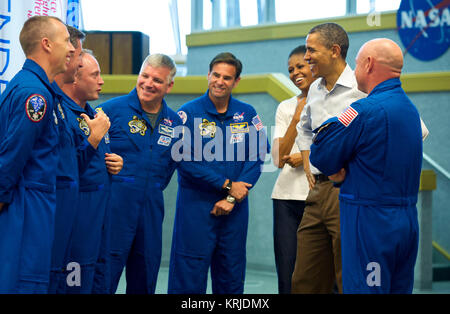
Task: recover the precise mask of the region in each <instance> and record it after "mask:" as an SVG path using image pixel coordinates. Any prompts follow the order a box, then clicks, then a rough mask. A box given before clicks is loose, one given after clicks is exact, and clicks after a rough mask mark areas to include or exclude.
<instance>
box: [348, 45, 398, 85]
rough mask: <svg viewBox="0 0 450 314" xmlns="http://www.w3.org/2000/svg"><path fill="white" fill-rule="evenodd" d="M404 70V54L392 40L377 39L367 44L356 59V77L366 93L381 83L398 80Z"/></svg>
mask: <svg viewBox="0 0 450 314" xmlns="http://www.w3.org/2000/svg"><path fill="white" fill-rule="evenodd" d="M402 68H403V52H402V50H401V48H400V47H399V46H398V45H397V44H396V43H395V42H394V41H392V40H390V39H387V38H377V39H373V40H370V41H368V42H366V43H365V44H364V45H363V46H362V47H361V49H360V50H359V52H358V55H357V57H356V68H355V76H356V80H357V81H358V87H359V89H360V90H361V91H363V92H365V93H370V91H371V90H372V89H373V88H374V87H375V86H376V85H378V84H379V83H381V82H384V81H386V80H388V79H391V78H398V77H400V74H401V72H402Z"/></svg>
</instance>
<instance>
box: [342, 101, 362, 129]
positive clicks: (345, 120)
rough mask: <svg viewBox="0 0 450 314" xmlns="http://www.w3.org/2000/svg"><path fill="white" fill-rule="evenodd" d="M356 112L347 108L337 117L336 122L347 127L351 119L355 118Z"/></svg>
mask: <svg viewBox="0 0 450 314" xmlns="http://www.w3.org/2000/svg"><path fill="white" fill-rule="evenodd" d="M357 115H358V112H357V111H356V110H355V109H353V108H352V106H350V107H348V108H347V109H346V110H345V111H344V112H343V113H341V114H340V115H339V117H338V120H339V121H340V122H341V123H342V124H343V125H345V127H348V126H349V125H350V123H352V121H353V119H355V118H356V116H357Z"/></svg>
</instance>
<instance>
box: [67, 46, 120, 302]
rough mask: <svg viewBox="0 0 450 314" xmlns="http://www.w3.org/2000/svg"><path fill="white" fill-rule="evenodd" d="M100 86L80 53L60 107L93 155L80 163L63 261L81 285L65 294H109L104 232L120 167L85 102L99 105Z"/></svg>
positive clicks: (93, 65)
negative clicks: (75, 267) (77, 271)
mask: <svg viewBox="0 0 450 314" xmlns="http://www.w3.org/2000/svg"><path fill="white" fill-rule="evenodd" d="M102 85H103V80H102V78H101V75H100V68H99V65H98V63H97V60H96V59H95V58H94V57H93V56H92V55H91V52H90V51H87V50H83V54H82V63H81V67H80V68H79V69H78V72H77V74H76V75H75V81H74V82H73V83H72V84H66V85H64V86H63V88H62V90H63V91H64V93H65V94H66V95H67V96H68V97H66V98H65V101H64V102H63V105H64V106H65V110H66V114H67V121H68V123H69V124H70V127H71V129H72V132H73V133H74V134H76V137H78V138H79V139H80V138H83V139H87V142H88V143H89V144H90V145H91V146H92V147H93V148H95V149H96V152H95V154H94V155H93V156H92V158H91V159H90V162H89V163H87V162H82V161H80V162H79V182H80V183H79V195H78V201H77V202H78V204H77V205H78V207H77V211H76V214H75V221H74V223H73V229H72V234H71V238H70V244H69V249H68V252H69V253H68V256H69V261H70V262H76V263H78V264H79V265H80V268H81V280H80V285H77V284H76V280H75V282H74V283H69V282H68V287H67V289H66V291H67V293H83V294H85V293H108V291H109V282H108V278H109V275H108V264H107V263H108V256H107V255H106V251H107V247H108V245H109V239H108V237H107V235H108V233H107V231H109V229H108V228H109V213H108V211H109V209H108V202H109V195H110V181H111V176H110V175H111V174H117V173H119V171H120V169H121V168H122V165H123V161H122V158H121V157H120V156H118V155H117V154H111V153H110V147H109V136H108V133H107V132H106V131H107V129H108V128H109V126H110V122H109V119H108V117H107V116H106V115H105V113H104V112H102V111H101V110H100V111H98V112H96V111H95V110H94V109H93V108H92V107H91V106H90V105H89V103H88V101H90V100H95V99H98V97H99V92H100V91H101V87H102ZM94 117H96V119H94ZM99 117H103V118H104V119H106V120H107V121H108V124H107V128H106V130H104V132H99V133H97V134H95V136H94V137H93V136H92V135H94V133H91V130H90V129H91V128H92V125H91V124H92V123H97V121H96V120H97V118H99ZM91 119H92V120H91ZM105 134H106V135H105ZM103 135H104V136H103ZM78 141H80V140H78ZM80 142H81V141H80ZM86 145H87V144H86Z"/></svg>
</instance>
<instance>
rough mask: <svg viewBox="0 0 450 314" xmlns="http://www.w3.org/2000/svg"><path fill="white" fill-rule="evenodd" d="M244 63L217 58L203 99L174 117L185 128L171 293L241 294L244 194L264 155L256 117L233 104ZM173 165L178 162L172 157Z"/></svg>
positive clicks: (226, 56)
mask: <svg viewBox="0 0 450 314" xmlns="http://www.w3.org/2000/svg"><path fill="white" fill-rule="evenodd" d="M241 70H242V64H241V62H240V61H239V60H238V59H236V57H235V56H234V55H232V54H231V53H221V54H219V55H217V56H216V57H215V58H214V59H213V60H212V61H211V63H210V71H209V74H208V91H207V92H206V93H205V94H204V95H203V96H201V97H199V98H197V99H194V100H193V101H190V102H188V103H186V104H184V105H183V106H182V107H181V108H180V110H179V111H178V114H179V116H180V117H181V119H182V120H183V123H184V125H185V129H184V133H183V137H184V138H183V146H182V150H183V156H179V157H181V158H179V160H180V162H179V165H178V195H177V205H176V206H177V211H176V216H175V226H174V232H173V239H172V252H171V257H170V269H169V293H177V294H178V293H195V294H197V293H205V292H206V285H207V275H208V269H209V267H211V278H212V291H213V293H217V294H223V293H243V291H244V280H245V265H246V263H245V261H246V256H245V255H246V241H247V226H248V207H249V206H248V198H247V195H248V193H249V189H250V188H251V187H252V186H253V185H254V184H255V183H256V181H257V180H258V179H259V176H260V175H261V166H262V164H263V162H264V158H265V154H266V152H267V150H268V143H267V137H266V133H265V132H264V127H263V124H262V122H261V119H260V117H259V116H258V114H257V113H256V111H255V109H254V108H253V107H252V106H251V105H249V104H246V103H244V102H241V101H239V100H237V99H235V98H234V97H232V96H231V91H232V90H233V88H234V87H235V86H236V85H237V84H238V82H239V80H240V73H241ZM174 157H175V158H177V156H174Z"/></svg>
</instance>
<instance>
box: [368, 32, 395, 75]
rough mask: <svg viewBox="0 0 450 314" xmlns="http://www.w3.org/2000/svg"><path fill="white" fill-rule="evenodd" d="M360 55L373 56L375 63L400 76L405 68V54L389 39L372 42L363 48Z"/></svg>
mask: <svg viewBox="0 0 450 314" xmlns="http://www.w3.org/2000/svg"><path fill="white" fill-rule="evenodd" d="M360 53H363V54H364V55H365V56H372V57H373V58H374V60H375V62H377V63H379V64H380V65H382V66H385V67H387V68H389V69H390V70H391V71H392V72H393V73H396V74H398V75H399V76H400V73H401V71H402V68H403V52H402V50H401V49H400V47H399V46H398V45H397V44H396V43H395V42H394V41H392V40H390V39H387V38H377V39H373V40H370V41H368V42H367V43H365V44H364V45H363V46H362V47H361V49H360Z"/></svg>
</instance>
